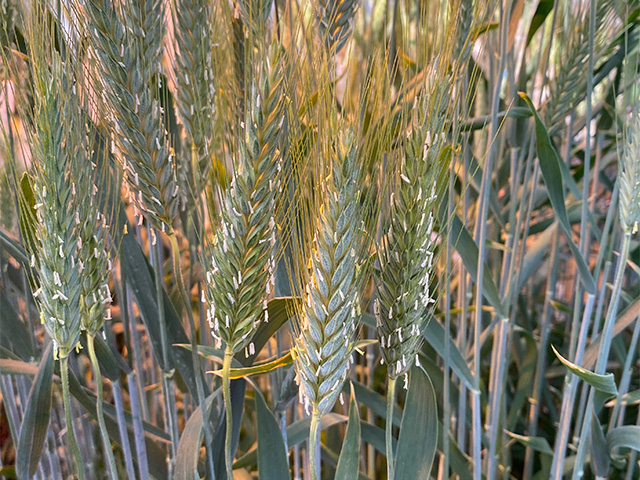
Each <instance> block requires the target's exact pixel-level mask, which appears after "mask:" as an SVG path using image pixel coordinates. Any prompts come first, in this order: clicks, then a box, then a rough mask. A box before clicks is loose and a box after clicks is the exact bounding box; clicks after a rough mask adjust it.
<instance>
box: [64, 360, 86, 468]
mask: <svg viewBox="0 0 640 480" xmlns="http://www.w3.org/2000/svg"><path fill="white" fill-rule="evenodd" d="M68 360H69V357H64V358H61V359H60V378H61V380H62V398H63V401H64V418H65V421H66V423H67V435H69V445H70V446H71V453H72V454H73V458H74V460H75V462H76V470H77V471H78V480H83V479H84V469H83V465H84V463H83V462H82V455H81V454H80V449H79V448H78V443H77V442H76V435H75V433H74V432H73V419H72V418H71V400H70V397H69V364H68Z"/></svg>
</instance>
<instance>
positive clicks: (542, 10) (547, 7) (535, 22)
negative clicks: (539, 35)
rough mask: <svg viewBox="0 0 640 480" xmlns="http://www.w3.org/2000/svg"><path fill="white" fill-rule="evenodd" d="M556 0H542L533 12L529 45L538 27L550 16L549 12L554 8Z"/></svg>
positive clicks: (528, 39) (528, 36)
mask: <svg viewBox="0 0 640 480" xmlns="http://www.w3.org/2000/svg"><path fill="white" fill-rule="evenodd" d="M553 3H554V0H541V1H540V2H539V3H538V8H536V13H534V14H533V18H532V19H531V25H529V32H528V33H527V43H526V44H527V45H529V42H530V41H531V39H532V38H533V36H534V35H535V34H536V32H537V31H538V29H539V28H540V27H541V26H542V24H543V23H544V21H545V20H546V19H547V17H548V16H549V13H551V11H552V10H553Z"/></svg>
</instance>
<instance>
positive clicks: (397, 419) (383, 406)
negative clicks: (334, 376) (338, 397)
mask: <svg viewBox="0 0 640 480" xmlns="http://www.w3.org/2000/svg"><path fill="white" fill-rule="evenodd" d="M351 385H353V389H354V391H355V395H356V398H357V399H358V401H359V402H360V403H362V404H363V405H364V406H365V407H367V408H370V409H371V410H372V411H373V413H375V414H376V415H378V416H379V417H382V418H384V419H386V418H387V402H386V400H385V398H384V397H383V396H382V395H380V394H379V393H378V392H374V391H373V390H371V389H370V388H369V387H367V386H366V385H363V384H362V383H360V382H356V381H352V382H351ZM347 388H348V387H347V385H346V384H345V386H344V387H343V389H342V391H343V392H347ZM347 393H348V392H347ZM401 422H402V410H400V408H399V407H398V406H397V405H395V406H394V409H393V423H394V424H395V425H398V426H400V423H401ZM383 451H384V448H383Z"/></svg>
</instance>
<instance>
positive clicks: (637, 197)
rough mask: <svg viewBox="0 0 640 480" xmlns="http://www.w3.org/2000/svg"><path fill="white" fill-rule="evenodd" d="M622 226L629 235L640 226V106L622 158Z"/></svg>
mask: <svg viewBox="0 0 640 480" xmlns="http://www.w3.org/2000/svg"><path fill="white" fill-rule="evenodd" d="M618 182H619V185H620V200H619V210H620V224H621V225H622V231H623V232H624V233H625V234H627V235H629V234H635V233H637V232H638V224H640V105H639V106H636V110H635V111H634V113H633V118H632V120H631V123H630V125H629V129H628V131H627V141H626V143H625V146H624V151H623V154H622V156H621V157H620V164H619V170H618Z"/></svg>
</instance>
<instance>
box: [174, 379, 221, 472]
mask: <svg viewBox="0 0 640 480" xmlns="http://www.w3.org/2000/svg"><path fill="white" fill-rule="evenodd" d="M221 392H222V389H221V388H220V387H219V388H217V389H216V391H215V392H213V393H212V394H211V395H209V396H208V397H207V398H206V400H205V405H206V408H207V412H209V411H210V409H211V403H212V402H213V400H214V399H215V398H216V397H217V396H218V395H219V394H220V393H221ZM202 436H203V434H202V408H200V407H197V408H196V409H195V410H194V411H193V413H192V414H191V416H190V417H189V420H188V421H187V423H186V425H185V426H184V430H183V431H182V435H181V436H180V442H179V443H178V452H177V454H176V465H175V467H174V474H173V478H174V480H193V479H194V477H195V476H196V475H197V473H198V458H199V453H200V446H201V445H202Z"/></svg>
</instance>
